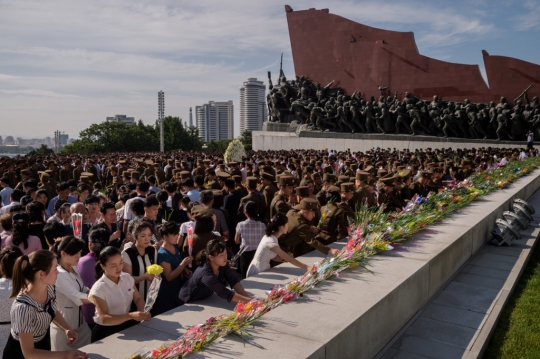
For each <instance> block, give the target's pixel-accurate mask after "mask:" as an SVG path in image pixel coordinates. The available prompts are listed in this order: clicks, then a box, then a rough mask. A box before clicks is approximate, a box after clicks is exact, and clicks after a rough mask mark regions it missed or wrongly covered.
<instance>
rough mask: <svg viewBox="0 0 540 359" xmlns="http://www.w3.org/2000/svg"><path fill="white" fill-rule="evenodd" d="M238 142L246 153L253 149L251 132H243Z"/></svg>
mask: <svg viewBox="0 0 540 359" xmlns="http://www.w3.org/2000/svg"><path fill="white" fill-rule="evenodd" d="M239 139H240V142H242V144H243V145H244V148H245V150H246V151H251V150H252V149H253V137H252V135H251V131H248V130H245V131H244V132H242V134H241V135H240V137H239Z"/></svg>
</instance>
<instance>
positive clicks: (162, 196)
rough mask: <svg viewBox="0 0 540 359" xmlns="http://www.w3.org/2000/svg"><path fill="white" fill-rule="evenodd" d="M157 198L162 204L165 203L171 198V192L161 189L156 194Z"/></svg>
mask: <svg viewBox="0 0 540 359" xmlns="http://www.w3.org/2000/svg"><path fill="white" fill-rule="evenodd" d="M156 198H157V200H158V201H159V203H160V204H161V205H164V204H165V203H166V202H167V200H168V199H169V194H168V193H167V192H166V191H159V192H158V193H157V194H156Z"/></svg>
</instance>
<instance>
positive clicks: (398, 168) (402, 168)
mask: <svg viewBox="0 0 540 359" xmlns="http://www.w3.org/2000/svg"><path fill="white" fill-rule="evenodd" d="M404 169H405V166H397V170H398V172H399V171H403V170H404Z"/></svg>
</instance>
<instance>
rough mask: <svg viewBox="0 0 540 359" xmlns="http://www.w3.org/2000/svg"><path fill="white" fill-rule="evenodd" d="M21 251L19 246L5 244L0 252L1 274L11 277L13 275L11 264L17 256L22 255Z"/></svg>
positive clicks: (13, 263) (12, 264)
mask: <svg viewBox="0 0 540 359" xmlns="http://www.w3.org/2000/svg"><path fill="white" fill-rule="evenodd" d="M22 255H23V252H22V251H21V249H20V248H19V247H15V246H7V247H4V249H2V252H0V263H1V264H2V275H3V276H4V277H5V278H7V279H11V278H12V277H13V266H14V265H15V261H16V260H17V258H19V257H22Z"/></svg>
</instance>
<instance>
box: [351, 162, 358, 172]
mask: <svg viewBox="0 0 540 359" xmlns="http://www.w3.org/2000/svg"><path fill="white" fill-rule="evenodd" d="M351 169H352V170H353V171H356V170H357V169H358V163H353V164H352V165H351Z"/></svg>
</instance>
